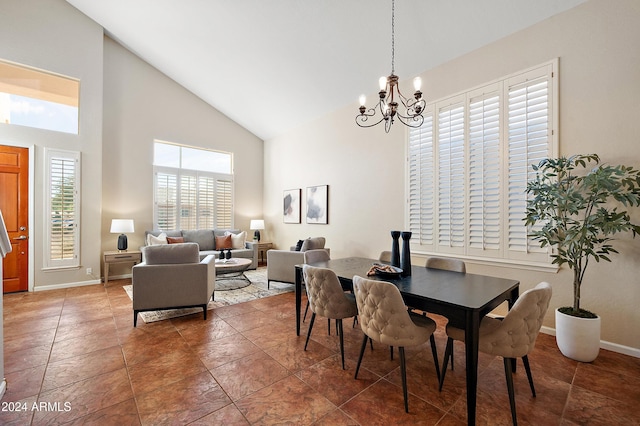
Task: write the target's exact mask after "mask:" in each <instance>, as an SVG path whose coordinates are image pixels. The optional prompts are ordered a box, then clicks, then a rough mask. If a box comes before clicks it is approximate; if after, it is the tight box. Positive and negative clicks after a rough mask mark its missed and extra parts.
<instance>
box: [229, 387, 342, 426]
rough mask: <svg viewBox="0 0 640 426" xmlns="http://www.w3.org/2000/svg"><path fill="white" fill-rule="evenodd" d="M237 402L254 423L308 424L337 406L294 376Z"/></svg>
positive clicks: (241, 410)
mask: <svg viewBox="0 0 640 426" xmlns="http://www.w3.org/2000/svg"><path fill="white" fill-rule="evenodd" d="M236 406H237V407H238V409H239V410H240V412H241V413H242V414H243V415H244V416H245V417H246V418H247V420H248V421H249V423H251V424H252V425H271V424H298V425H309V424H312V423H313V422H315V421H316V420H318V419H321V418H322V417H324V416H325V415H327V414H328V413H330V412H332V411H333V410H335V408H336V407H335V405H333V404H332V403H331V402H330V401H329V400H327V399H326V398H324V397H323V396H322V395H320V394H319V393H317V392H315V391H314V390H313V389H311V388H310V387H309V386H307V385H306V384H304V383H303V382H302V381H300V380H299V379H297V378H296V377H293V376H289V377H286V378H285V379H283V380H280V381H278V382H276V383H273V384H272V385H270V386H268V387H266V388H263V389H261V390H260V391H258V392H255V393H253V394H251V395H249V396H247V397H245V398H242V399H241V400H239V401H237V402H236Z"/></svg>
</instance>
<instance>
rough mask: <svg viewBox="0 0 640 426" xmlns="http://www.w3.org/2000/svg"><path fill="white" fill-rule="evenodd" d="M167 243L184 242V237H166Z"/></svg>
mask: <svg viewBox="0 0 640 426" xmlns="http://www.w3.org/2000/svg"><path fill="white" fill-rule="evenodd" d="M167 243H169V244H179V243H184V238H183V237H167Z"/></svg>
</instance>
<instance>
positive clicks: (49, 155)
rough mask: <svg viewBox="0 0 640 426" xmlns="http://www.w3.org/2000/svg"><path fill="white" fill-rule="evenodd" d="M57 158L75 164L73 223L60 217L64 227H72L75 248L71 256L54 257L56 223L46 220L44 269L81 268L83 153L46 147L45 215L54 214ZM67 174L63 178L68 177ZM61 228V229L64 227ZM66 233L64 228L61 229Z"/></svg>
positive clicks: (72, 173)
mask: <svg viewBox="0 0 640 426" xmlns="http://www.w3.org/2000/svg"><path fill="white" fill-rule="evenodd" d="M56 160H62V161H65V162H70V164H73V169H72V171H71V173H70V174H69V175H72V176H73V182H74V183H73V200H72V203H71V204H72V205H73V212H74V217H73V219H72V220H73V221H72V222H71V225H66V223H67V220H69V219H60V220H61V225H62V228H64V227H67V228H69V227H70V228H71V229H72V241H73V250H72V253H73V254H72V256H71V257H70V258H69V257H63V256H61V257H54V250H53V233H54V225H53V220H45V221H44V240H45V243H44V261H43V269H45V270H46V269H67V268H79V267H80V217H81V215H80V206H81V202H80V194H81V191H80V188H81V172H80V171H81V155H80V152H77V151H66V150H60V149H51V148H45V149H44V163H45V164H44V170H45V192H44V206H45V212H46V215H45V217H51V216H53V211H52V209H53V205H52V201H53V197H52V196H51V194H52V192H53V185H54V179H52V172H53V169H54V166H53V162H54V161H56ZM69 175H65V176H64V177H63V178H66V177H68V176H69ZM62 228H61V229H62ZM61 232H62V233H63V234H64V233H65V231H64V229H62V231H61Z"/></svg>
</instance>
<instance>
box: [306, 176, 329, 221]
mask: <svg viewBox="0 0 640 426" xmlns="http://www.w3.org/2000/svg"><path fill="white" fill-rule="evenodd" d="M328 196H329V185H318V186H309V187H307V214H306V216H307V223H318V224H322V225H326V224H328V223H329V197H328Z"/></svg>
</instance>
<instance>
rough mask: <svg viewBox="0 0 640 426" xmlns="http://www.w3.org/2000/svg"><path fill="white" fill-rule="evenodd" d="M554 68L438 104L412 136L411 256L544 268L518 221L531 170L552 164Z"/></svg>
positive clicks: (540, 252) (542, 254)
mask: <svg viewBox="0 0 640 426" xmlns="http://www.w3.org/2000/svg"><path fill="white" fill-rule="evenodd" d="M556 68H557V61H551V62H549V63H547V64H544V65H541V66H539V67H537V68H533V69H531V70H528V71H525V72H522V73H519V74H514V75H513V76H510V77H507V78H505V79H503V80H499V81H496V82H494V83H491V84H489V85H486V86H483V87H479V88H477V89H473V90H470V91H468V92H465V93H463V94H460V95H457V96H456V97H453V98H448V99H446V100H443V101H439V102H437V103H435V104H432V105H430V106H428V107H427V108H428V109H427V110H426V111H425V114H424V115H425V121H424V124H423V126H422V127H420V128H419V129H410V130H409V132H408V133H409V138H408V155H409V157H408V159H407V192H408V199H407V212H406V215H407V221H408V225H409V229H410V230H411V231H412V232H413V236H412V239H411V241H412V245H413V247H414V250H415V252H420V251H422V252H426V253H431V252H435V253H438V252H441V253H449V254H457V255H463V256H466V257H469V258H489V259H493V260H499V261H501V260H502V261H510V262H513V261H522V262H541V261H544V262H548V261H549V256H548V254H547V249H546V248H545V249H541V248H540V246H539V244H538V243H537V242H535V241H532V240H531V239H530V238H528V233H529V232H530V230H528V229H526V227H525V226H524V221H523V218H524V217H525V214H526V193H525V189H526V185H527V182H528V181H529V180H531V179H532V178H533V177H534V176H535V173H534V172H533V170H532V168H531V165H532V164H537V163H538V162H539V161H540V160H541V159H543V158H546V157H551V156H557V143H556V140H555V135H554V132H553V128H554V127H553V126H554V125H553V123H554V121H555V120H556V116H555V115H556V113H555V112H554V111H557V89H556V85H557V83H556V81H557V74H556V73H557V72H555V71H554V69H556ZM430 108H434V110H435V111H437V116H436V117H437V118H434V112H433V110H431V109H430Z"/></svg>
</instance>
